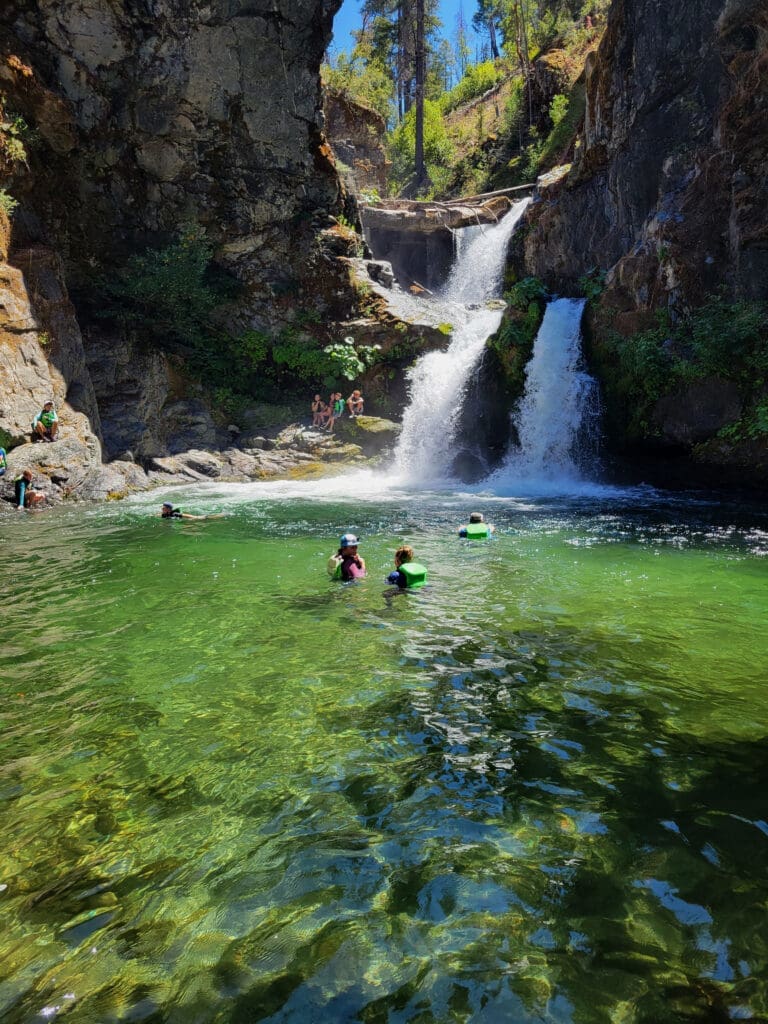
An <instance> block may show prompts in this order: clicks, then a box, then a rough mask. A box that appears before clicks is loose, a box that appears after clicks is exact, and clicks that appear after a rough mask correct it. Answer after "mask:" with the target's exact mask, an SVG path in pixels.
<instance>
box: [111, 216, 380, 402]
mask: <svg viewBox="0 0 768 1024" xmlns="http://www.w3.org/2000/svg"><path fill="white" fill-rule="evenodd" d="M211 260H212V248H211V246H210V243H209V242H208V241H207V240H206V238H205V235H204V234H203V232H202V231H201V230H200V229H199V228H197V227H194V226H193V227H189V228H185V229H184V231H183V233H182V236H181V238H180V239H179V241H178V242H175V243H174V244H172V245H169V246H166V247H165V248H162V249H150V250H148V251H147V252H145V253H143V254H141V255H136V256H133V257H131V259H130V260H129V261H128V264H127V265H126V267H125V268H124V269H123V271H121V272H120V273H119V274H117V275H116V276H115V277H113V278H111V279H110V280H102V281H101V282H100V285H99V291H100V295H101V308H100V310H99V311H98V314H99V315H101V316H104V317H107V318H109V319H111V320H113V321H115V322H117V323H119V324H121V325H122V326H123V327H124V328H125V329H127V330H131V331H137V332H139V333H140V335H141V337H142V338H144V339H145V340H147V341H148V342H150V343H151V344H153V345H154V346H156V347H158V348H161V349H163V350H166V351H173V352H177V353H179V354H182V355H183V356H184V360H185V365H186V367H187V370H188V371H189V372H191V373H192V374H193V375H195V376H197V377H198V378H199V379H200V380H201V381H202V382H203V383H204V384H205V385H206V386H207V387H208V389H209V390H210V391H211V393H212V394H213V396H214V400H215V401H216V403H217V405H218V406H219V408H221V410H222V411H223V412H224V413H225V414H226V415H228V416H231V417H233V418H236V417H237V415H238V410H239V409H240V408H241V407H242V404H243V403H244V402H247V401H251V400H252V399H253V397H254V396H259V397H265V396H269V397H273V396H275V395H277V394H280V395H284V394H286V393H288V394H290V393H294V392H298V391H303V390H305V389H306V388H308V387H317V386H318V385H320V384H322V385H323V386H328V387H332V386H335V385H336V384H337V383H338V381H339V378H341V377H344V378H346V379H348V380H354V379H355V378H356V377H358V376H359V375H360V374H361V373H362V372H363V371H364V370H365V368H366V366H368V365H370V364H371V363H372V362H374V361H376V359H377V358H378V350H379V346H360V347H356V346H355V343H354V339H353V338H351V337H347V338H344V339H343V340H342V341H340V342H334V343H332V344H324V342H323V340H321V339H320V338H319V337H317V336H316V335H315V334H314V333H308V331H307V328H308V327H309V328H311V327H313V326H319V325H320V324H321V323H322V319H323V318H322V316H321V315H320V314H319V313H318V312H317V311H316V310H312V309H303V310H299V311H298V312H297V313H296V316H295V323H294V324H292V325H290V326H288V327H284V328H283V329H282V330H281V331H279V332H278V333H277V334H271V333H268V332H265V331H259V330H246V331H244V332H242V333H234V332H232V331H231V330H227V329H225V328H224V327H223V326H222V325H221V310H222V307H224V306H226V304H227V302H228V301H230V300H231V299H232V298H233V296H234V294H235V292H236V290H237V288H238V286H237V284H236V283H235V282H233V281H232V280H230V279H228V278H227V277H226V276H225V275H223V274H221V273H220V272H219V273H216V271H215V268H214V267H213V266H212V262H211Z"/></svg>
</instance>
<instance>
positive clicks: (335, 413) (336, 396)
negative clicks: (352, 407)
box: [325, 391, 344, 431]
mask: <svg viewBox="0 0 768 1024" xmlns="http://www.w3.org/2000/svg"><path fill="white" fill-rule="evenodd" d="M343 415H344V399H343V398H342V397H341V392H340V391H334V392H333V393H332V394H331V414H330V416H329V417H328V426H327V427H326V428H325V429H326V430H328V431H333V425H334V423H335V422H336V420H337V419H339V417H340V416H343Z"/></svg>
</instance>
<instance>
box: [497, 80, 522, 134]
mask: <svg viewBox="0 0 768 1024" xmlns="http://www.w3.org/2000/svg"><path fill="white" fill-rule="evenodd" d="M524 99H525V82H524V81H523V79H522V78H516V79H515V80H514V82H513V83H512V89H511V90H510V93H509V97H508V98H507V102H506V104H505V106H504V120H503V122H502V130H503V131H504V134H505V135H507V136H513V135H515V134H516V133H518V132H519V131H520V129H521V128H522V126H523V122H524V120H525V111H524V109H523V103H524Z"/></svg>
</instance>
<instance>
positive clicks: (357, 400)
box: [347, 389, 363, 420]
mask: <svg viewBox="0 0 768 1024" xmlns="http://www.w3.org/2000/svg"><path fill="white" fill-rule="evenodd" d="M347 408H348V409H349V418H350V419H351V420H353V419H354V418H355V417H356V416H362V415H363V395H362V392H361V391H358V390H357V389H355V390H354V391H353V392H352V394H351V395H350V396H349V398H348V399H347Z"/></svg>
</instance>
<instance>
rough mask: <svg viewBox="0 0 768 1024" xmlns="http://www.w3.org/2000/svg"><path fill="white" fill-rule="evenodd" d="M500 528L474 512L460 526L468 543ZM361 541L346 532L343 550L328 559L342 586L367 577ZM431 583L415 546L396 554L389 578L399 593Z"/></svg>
mask: <svg viewBox="0 0 768 1024" xmlns="http://www.w3.org/2000/svg"><path fill="white" fill-rule="evenodd" d="M495 530H496V528H495V526H493V524H492V523H486V521H485V517H484V516H483V513H482V512H472V513H471V514H470V517H469V522H468V523H467V524H465V525H464V526H460V527H459V530H458V535H459V537H464V538H466V539H468V540H488V539H490V537H491V536H492V534H493V533H494V532H495ZM359 546H360V539H359V538H358V537H357V536H356V535H355V534H354V533H345V534H343V535H342V536H341V537H340V539H339V549H338V551H337V552H336V554H335V555H331V557H330V558H329V559H328V566H327V568H328V575H329V576H330V577H331V579H334V580H340V581H341V582H342V583H351V582H352V581H353V580H358V579H362V578H363V577H364V576H365V575H366V568H365V559H364V558H362V557H361V556H360V555H359V554H358V551H357V549H358V547H359ZM426 582H427V570H426V567H425V566H423V565H422V564H421V563H420V562H417V561H416V559H415V555H414V551H413V548H412V547H409V546H408V545H407V544H404V545H403V546H402V547H399V548H398V549H397V551H395V568H394V571H393V572H391V573H390V574H389V576H387V583H391V584H392V585H393V586H395V587H397V588H398V589H399V590H419V589H420V588H421V587H423V586H424V584H425V583H426Z"/></svg>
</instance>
